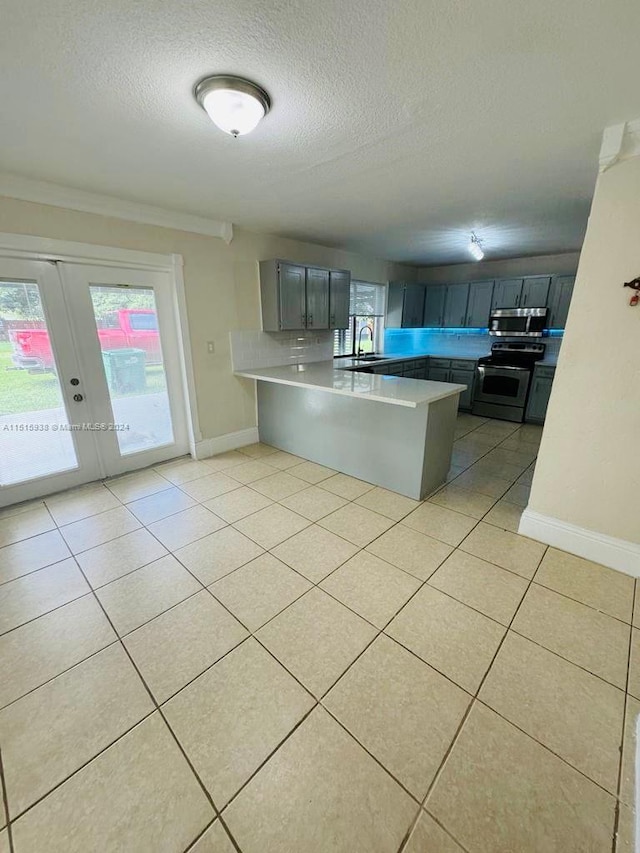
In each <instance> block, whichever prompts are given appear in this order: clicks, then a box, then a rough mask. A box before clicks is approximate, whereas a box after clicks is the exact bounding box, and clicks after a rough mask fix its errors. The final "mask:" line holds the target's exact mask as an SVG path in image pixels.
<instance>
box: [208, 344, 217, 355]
mask: <svg viewBox="0 0 640 853" xmlns="http://www.w3.org/2000/svg"><path fill="white" fill-rule="evenodd" d="M215 351H216V345H215V343H214V342H213V341H207V352H208V353H209V355H213V354H214V352H215Z"/></svg>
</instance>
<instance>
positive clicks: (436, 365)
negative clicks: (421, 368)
mask: <svg viewBox="0 0 640 853" xmlns="http://www.w3.org/2000/svg"><path fill="white" fill-rule="evenodd" d="M476 364H477V362H476V361H475V360H472V359H464V358H430V359H429V379H432V380H433V381H434V382H453V383H455V384H456V385H466V386H467V388H466V390H465V391H463V392H462V394H460V401H459V403H458V408H459V409H470V408H471V404H472V402H473V383H474V381H475V376H476Z"/></svg>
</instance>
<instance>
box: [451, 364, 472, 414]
mask: <svg viewBox="0 0 640 853" xmlns="http://www.w3.org/2000/svg"><path fill="white" fill-rule="evenodd" d="M475 375H476V372H475V370H453V369H452V370H451V371H450V372H449V382H453V383H454V384H455V385H466V386H467V390H466V391H463V392H462V394H460V402H459V403H458V408H459V409H470V408H471V404H472V402H473V380H474V379H475Z"/></svg>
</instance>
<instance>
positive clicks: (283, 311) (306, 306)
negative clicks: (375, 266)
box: [260, 259, 351, 332]
mask: <svg viewBox="0 0 640 853" xmlns="http://www.w3.org/2000/svg"><path fill="white" fill-rule="evenodd" d="M332 274H334V275H335V276H336V277H337V278H336V293H337V294H338V301H337V305H338V306H339V307H340V313H338V309H337V307H336V313H335V325H333V324H332V325H331V326H330V324H329V319H330V318H329V308H330V293H329V286H330V281H331V275H332ZM350 279H351V274H350V273H349V272H348V271H347V270H329V269H325V268H324V267H308V266H305V265H303V264H293V263H291V262H289V261H281V260H277V259H276V260H272V261H261V262H260V297H261V302H262V328H263V330H264V331H265V332H280V331H298V330H299V329H317V330H321V329H329V328H332V329H334V328H335V329H341V328H346V327H347V326H348V324H349V285H350ZM345 305H346V308H345ZM345 312H346V313H345ZM332 316H333V315H332ZM343 323H344V325H342V324H343Z"/></svg>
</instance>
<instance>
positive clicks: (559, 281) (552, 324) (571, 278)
mask: <svg viewBox="0 0 640 853" xmlns="http://www.w3.org/2000/svg"><path fill="white" fill-rule="evenodd" d="M575 280H576V277H575V275H558V276H556V277H555V278H554V279H553V281H552V282H551V287H550V289H549V302H548V305H549V319H548V321H547V326H548V327H549V328H550V329H564V327H565V326H566V324H567V315H568V313H569V305H570V304H571V297H572V295H573V285H574V283H575Z"/></svg>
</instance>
